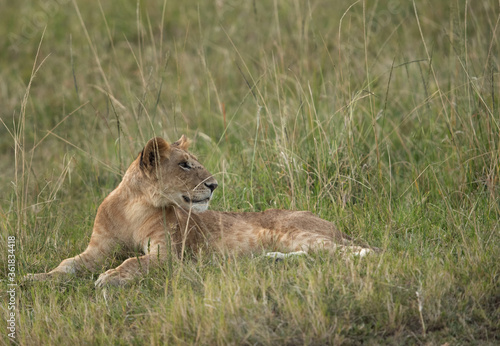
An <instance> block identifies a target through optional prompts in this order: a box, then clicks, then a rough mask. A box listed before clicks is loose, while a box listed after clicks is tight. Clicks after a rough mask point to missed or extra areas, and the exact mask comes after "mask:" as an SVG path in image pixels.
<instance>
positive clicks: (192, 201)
mask: <svg viewBox="0 0 500 346" xmlns="http://www.w3.org/2000/svg"><path fill="white" fill-rule="evenodd" d="M217 186H219V185H218V184H217V180H215V179H214V178H210V179H207V180H205V181H204V182H203V183H202V184H200V185H199V186H198V187H197V188H195V189H194V190H193V191H192V192H191V194H190V195H189V196H187V195H183V196H182V198H183V199H184V202H186V203H187V204H189V206H190V207H191V208H193V209H194V210H195V211H205V210H207V209H208V204H209V203H210V200H211V199H212V196H213V192H214V190H215V189H216V188H217Z"/></svg>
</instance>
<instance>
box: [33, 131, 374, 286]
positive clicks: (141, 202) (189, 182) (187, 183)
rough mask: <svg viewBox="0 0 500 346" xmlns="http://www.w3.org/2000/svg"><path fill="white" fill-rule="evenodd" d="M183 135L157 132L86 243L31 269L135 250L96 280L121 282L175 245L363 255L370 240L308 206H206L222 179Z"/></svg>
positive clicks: (72, 267)
mask: <svg viewBox="0 0 500 346" xmlns="http://www.w3.org/2000/svg"><path fill="white" fill-rule="evenodd" d="M188 146H189V142H188V140H187V139H186V137H184V136H182V137H181V138H180V139H179V140H178V141H177V142H175V143H172V144H169V143H167V142H166V141H165V140H163V139H162V138H153V139H151V140H150V141H149V142H148V143H147V144H146V147H145V148H144V149H143V150H142V151H141V153H140V154H139V155H138V157H137V158H136V159H135V161H134V162H132V164H131V165H130V167H129V168H128V170H127V172H126V173H125V175H124V177H123V180H122V181H121V183H120V184H119V185H118V187H117V188H116V189H115V190H114V191H113V192H111V193H110V194H109V196H108V197H106V198H105V199H104V201H103V202H102V204H101V205H100V206H99V209H98V210H97V215H96V218H95V222H94V229H93V231H92V236H91V238H90V243H89V245H88V247H87V249H86V250H85V251H84V252H82V253H81V254H79V255H77V256H75V257H72V258H68V259H65V260H64V261H62V262H61V264H59V266H58V267H57V268H55V269H54V270H52V271H50V272H48V273H40V274H29V275H28V277H27V278H29V279H31V280H45V279H49V278H50V277H52V276H56V275H60V274H68V273H70V274H73V273H78V272H82V271H86V270H88V271H91V272H95V271H97V270H99V269H100V268H102V266H103V265H104V264H105V263H106V262H107V260H109V259H110V258H112V257H113V256H114V255H116V254H117V253H116V251H117V249H119V250H120V251H121V252H123V254H125V253H130V252H131V251H132V252H136V253H137V252H140V253H143V255H142V256H135V257H130V258H128V259H127V260H125V261H124V262H123V263H122V264H121V265H119V266H118V267H116V268H113V269H110V270H108V271H106V272H104V273H102V274H101V275H100V276H99V278H98V279H97V281H96V282H95V284H96V286H104V285H120V284H125V283H127V282H129V281H130V280H132V279H134V278H136V277H138V276H140V275H143V273H145V272H147V271H148V269H149V268H151V267H152V266H158V265H160V264H161V263H162V261H164V260H165V259H166V257H167V254H168V252H169V251H173V252H174V253H176V254H177V255H178V256H180V257H181V258H182V254H183V253H184V250H185V249H188V248H189V249H191V250H193V251H194V252H198V251H200V250H202V249H206V250H217V251H223V252H228V253H233V254H235V253H244V252H247V253H249V252H257V251H262V250H263V249H274V248H278V249H280V250H284V251H299V252H302V251H308V250H315V249H328V250H330V251H331V252H335V251H338V252H339V253H352V254H356V255H361V256H363V255H365V254H367V253H368V252H370V251H372V248H369V247H360V246H355V245H353V244H352V242H351V239H350V238H349V237H348V236H347V235H345V234H343V233H342V232H340V231H338V230H337V229H336V228H335V226H334V225H333V224H332V223H330V222H328V221H325V220H323V219H320V218H319V217H317V216H315V215H313V214H312V213H310V212H305V211H289V210H266V211H264V212H255V213H231V212H217V211H207V208H208V204H209V202H210V199H211V198H212V194H213V192H214V190H215V189H216V188H217V181H216V180H215V179H214V177H212V175H211V174H210V173H209V172H208V171H207V170H206V169H205V167H203V166H202V165H201V164H200V163H199V162H198V160H197V159H196V157H194V156H193V155H191V154H190V153H189V152H188V151H187V149H188Z"/></svg>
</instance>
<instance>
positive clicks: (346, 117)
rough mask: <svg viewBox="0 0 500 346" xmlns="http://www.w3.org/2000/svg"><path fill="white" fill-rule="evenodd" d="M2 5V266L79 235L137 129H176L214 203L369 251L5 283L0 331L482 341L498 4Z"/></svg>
mask: <svg viewBox="0 0 500 346" xmlns="http://www.w3.org/2000/svg"><path fill="white" fill-rule="evenodd" d="M0 19H1V21H0V22H1V23H2V25H1V26H0V35H1V36H2V37H5V38H6V39H5V40H3V41H1V43H0V45H2V46H1V49H0V95H1V96H0V97H1V100H2V111H1V120H2V123H1V126H0V172H1V173H0V186H1V191H2V193H1V196H0V197H1V200H0V214H1V218H0V227H1V229H0V238H1V239H0V241H1V244H2V246H1V247H0V249H1V251H0V263H3V265H1V266H0V268H1V269H0V270H1V271H2V277H6V276H7V273H8V270H9V268H8V266H7V263H8V262H7V259H8V247H7V239H8V238H7V237H8V236H13V235H14V236H15V237H16V248H15V249H16V252H15V256H16V280H17V283H20V280H19V279H20V277H21V276H22V275H24V274H26V273H30V272H42V271H46V270H50V269H52V268H54V267H55V266H56V265H57V264H58V263H59V262H60V261H61V260H63V259H65V258H67V257H70V256H74V255H75V254H77V253H79V252H81V251H82V250H83V249H84V248H85V246H86V245H87V243H88V241H89V237H90V232H91V227H92V223H93V218H94V216H95V212H96V208H97V207H98V205H99V204H100V202H101V201H102V200H103V198H104V197H105V196H106V195H107V194H108V193H109V192H110V191H112V189H113V188H114V187H115V186H116V185H117V184H118V182H119V181H120V177H121V174H123V172H124V170H125V169H126V168H127V165H128V164H129V163H130V162H131V161H132V160H133V158H134V157H135V155H137V153H138V152H139V151H140V150H141V149H142V147H143V145H144V143H146V141H147V140H148V139H149V138H151V137H153V136H156V135H160V136H163V137H165V138H167V139H169V140H172V141H173V140H176V139H177V138H178V137H180V135H181V134H183V133H184V134H187V135H188V136H189V137H191V138H192V139H194V147H193V151H194V152H195V153H196V154H197V155H198V157H199V158H200V160H201V162H203V163H204V165H205V166H206V167H207V168H208V169H209V171H211V172H212V173H214V175H215V176H216V178H217V179H218V181H219V185H220V187H219V188H218V189H217V191H216V198H215V200H214V202H213V203H212V208H213V209H216V210H233V211H252V210H264V209H266V208H287V209H302V210H310V211H312V212H314V213H316V214H318V215H320V216H321V217H323V218H325V219H329V220H332V221H334V222H335V223H336V224H337V226H338V227H339V228H340V229H341V230H343V231H344V232H346V233H348V234H350V235H352V236H354V237H355V238H362V239H364V240H366V241H367V242H368V243H370V244H372V245H374V246H377V247H380V248H383V249H384V252H383V253H382V254H380V255H376V256H372V257H369V258H364V259H363V260H353V261H345V260H342V259H339V258H333V257H330V256H327V255H326V254H322V253H317V254H311V256H309V257H308V258H299V259H288V260H285V261H283V262H277V263H274V262H272V261H269V260H267V259H263V258H260V257H255V258H251V257H241V258H236V259H227V258H223V257H221V256H219V255H217V254H213V255H208V254H207V255H206V256H202V257H201V258H196V259H195V258H190V259H187V260H185V261H184V262H182V263H181V262H179V261H177V260H176V259H173V261H172V262H171V263H168V264H166V265H165V266H164V267H162V268H160V269H158V270H157V272H155V273H151V274H150V275H148V276H147V277H145V278H144V279H142V280H140V281H138V282H135V283H133V284H132V285H131V286H127V287H125V288H116V289H114V288H112V289H108V290H105V291H100V290H95V289H94V285H93V282H94V281H95V279H96V277H95V276H94V277H92V276H90V275H86V276H82V277H78V278H71V279H68V280H64V281H62V282H47V283H37V284H25V285H20V286H18V287H16V309H17V310H16V312H17V315H16V322H17V330H16V339H15V342H16V343H18V344H21V345H33V344H56V343H64V344H67V343H71V342H72V343H74V344H89V343H92V344H165V343H167V344H193V343H196V344H361V343H370V344H373V343H375V344H376V343H379V344H445V343H449V344H498V343H499V342H500V340H499V335H500V322H499V321H500V264H499V263H500V262H499V261H498V254H499V253H500V236H499V234H500V230H499V220H500V188H499V176H500V168H499V167H500V165H499V160H500V112H499V107H498V100H499V94H498V90H499V87H500V86H499V82H498V68H499V60H498V56H499V48H500V47H499V40H500V39H499V37H498V35H499V28H498V26H499V23H500V8H499V4H498V3H496V4H493V3H490V2H481V3H476V2H466V3H464V2H461V1H453V2H430V1H427V0H425V1H418V2H417V1H414V2H406V1H397V0H396V1H385V0H380V1H375V2H368V1H363V0H360V1H354V0H352V1H336V2H334V3H332V2H323V1H308V2H301V1H290V2H285V1H277V0H276V1H260V2H257V1H246V2H224V1H216V2H196V1H185V2H182V4H180V2H173V1H164V2H161V1H149V2H133V1H129V2H125V3H120V4H119V3H118V2H116V3H111V2H110V3H103V2H101V3H97V4H95V3H93V4H90V3H88V4H87V3H84V2H81V1H55V0H54V1H47V2H43V3H42V2H40V3H38V2H29V1H24V2H16V3H15V4H14V3H6V4H4V5H3V7H2V14H0ZM3 244H5V246H4V245H3ZM116 263H119V262H118V261H117V262H116ZM7 284H8V281H7V280H5V279H3V280H2V283H1V285H2V294H0V295H1V296H5V297H6V298H5V300H4V301H5V304H4V303H2V305H1V306H0V309H1V310H2V314H3V315H4V316H8V315H7V314H8V313H9V310H8V304H7V302H8V296H7V294H6V291H7V289H8V286H7ZM7 333H8V332H7V331H6V329H4V330H3V331H2V332H1V333H0V340H1V341H2V343H3V344H8V343H9V337H8V335H7Z"/></svg>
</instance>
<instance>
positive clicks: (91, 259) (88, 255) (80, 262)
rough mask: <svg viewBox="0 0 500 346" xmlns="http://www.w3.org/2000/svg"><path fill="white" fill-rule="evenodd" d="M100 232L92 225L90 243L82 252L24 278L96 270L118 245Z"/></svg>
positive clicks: (42, 277)
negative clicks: (55, 265) (48, 269)
mask: <svg viewBox="0 0 500 346" xmlns="http://www.w3.org/2000/svg"><path fill="white" fill-rule="evenodd" d="M102 233H104V232H100V229H99V228H98V227H94V232H93V233H92V236H91V238H90V243H89V245H88V246H87V249H86V250H85V251H84V252H82V253H81V254H79V255H77V256H75V257H71V258H67V259H65V260H64V261H62V262H61V263H60V264H59V265H58V266H57V267H56V268H55V269H53V270H51V271H50V272H48V273H39V274H28V275H26V277H25V279H28V280H35V281H42V280H47V279H50V278H53V277H56V276H61V275H67V274H76V273H78V272H83V271H90V272H95V271H97V270H98V269H100V268H101V267H102V265H103V264H104V263H105V262H106V260H108V259H110V258H111V255H112V253H113V252H114V251H115V250H116V249H117V245H118V243H117V242H116V240H115V239H114V238H110V237H106V236H104V235H102Z"/></svg>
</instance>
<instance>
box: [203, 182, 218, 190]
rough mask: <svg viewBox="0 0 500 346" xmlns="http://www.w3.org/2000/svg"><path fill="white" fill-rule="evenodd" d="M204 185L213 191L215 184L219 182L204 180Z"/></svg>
mask: <svg viewBox="0 0 500 346" xmlns="http://www.w3.org/2000/svg"><path fill="white" fill-rule="evenodd" d="M205 186H206V187H208V188H209V189H210V191H211V192H214V190H215V189H216V188H217V186H219V184H217V182H206V183H205Z"/></svg>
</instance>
